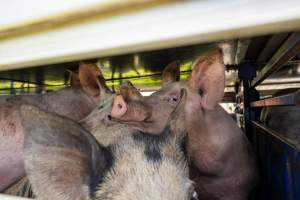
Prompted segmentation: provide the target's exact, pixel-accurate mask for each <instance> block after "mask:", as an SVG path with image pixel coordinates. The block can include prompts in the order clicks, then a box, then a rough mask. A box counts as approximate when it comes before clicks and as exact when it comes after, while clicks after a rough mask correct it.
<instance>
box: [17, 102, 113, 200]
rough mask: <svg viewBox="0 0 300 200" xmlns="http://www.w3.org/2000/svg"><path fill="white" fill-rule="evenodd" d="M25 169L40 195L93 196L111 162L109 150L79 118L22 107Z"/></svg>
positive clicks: (63, 197) (66, 199) (70, 199)
mask: <svg viewBox="0 0 300 200" xmlns="http://www.w3.org/2000/svg"><path fill="white" fill-rule="evenodd" d="M20 113H21V118H22V125H23V127H24V131H25V140H24V161H25V169H26V172H27V175H28V177H29V180H30V182H31V183H32V185H33V188H34V193H35V194H36V195H37V197H38V198H40V199H57V200H73V199H90V198H89V197H90V196H91V195H92V194H93V191H94V189H95V188H96V186H97V183H98V182H97V180H100V179H101V176H102V175H103V172H104V170H105V168H106V167H107V166H108V165H107V163H108V159H107V158H108V156H109V153H105V152H108V151H107V150H106V149H104V148H103V147H101V146H100V145H99V144H98V143H97V142H96V140H95V139H94V137H92V135H90V134H89V133H88V132H86V131H85V130H84V129H83V128H81V127H80V126H79V125H78V124H77V123H76V122H73V121H72V120H69V119H66V118H63V117H60V116H58V115H54V114H50V113H46V112H43V111H41V110H39V109H38V108H35V107H33V106H28V105H22V106H21V108H20Z"/></svg>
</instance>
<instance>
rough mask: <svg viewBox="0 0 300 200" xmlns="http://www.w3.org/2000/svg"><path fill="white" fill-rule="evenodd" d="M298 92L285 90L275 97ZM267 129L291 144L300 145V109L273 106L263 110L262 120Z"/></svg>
mask: <svg viewBox="0 0 300 200" xmlns="http://www.w3.org/2000/svg"><path fill="white" fill-rule="evenodd" d="M293 92H297V93H298V94H299V92H300V91H299V90H298V91H296V90H295V89H285V90H282V91H280V92H277V93H276V94H275V96H281V95H285V94H289V93H293ZM260 120H261V121H262V122H263V123H264V124H265V125H266V126H267V127H269V128H271V129H273V130H274V131H276V132H277V133H278V134H279V135H281V136H283V137H284V138H285V139H286V140H288V141H289V142H290V143H291V144H293V145H296V146H299V145H300V135H299V132H300V124H299V120H300V108H299V107H297V106H271V107H265V108H263V109H262V113H261V119H260Z"/></svg>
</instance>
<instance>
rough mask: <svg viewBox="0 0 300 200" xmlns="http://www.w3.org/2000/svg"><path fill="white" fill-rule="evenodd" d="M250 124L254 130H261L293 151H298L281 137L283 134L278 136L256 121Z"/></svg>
mask: <svg viewBox="0 0 300 200" xmlns="http://www.w3.org/2000/svg"><path fill="white" fill-rule="evenodd" d="M252 124H253V126H254V127H255V128H257V129H259V130H261V131H262V132H264V133H268V134H270V135H272V136H273V137H275V138H276V139H278V140H280V141H282V142H283V143H285V144H287V145H288V146H290V147H292V148H293V149H297V150H300V149H299V147H297V146H296V145H294V144H292V143H291V142H289V141H288V140H287V139H285V138H284V137H281V135H284V134H279V133H277V132H276V131H274V130H272V129H270V128H268V127H266V126H264V125H263V124H261V123H259V122H256V121H252Z"/></svg>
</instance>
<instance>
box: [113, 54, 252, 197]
mask: <svg viewBox="0 0 300 200" xmlns="http://www.w3.org/2000/svg"><path fill="white" fill-rule="evenodd" d="M224 87H225V67H224V64H223V60H222V53H221V51H220V50H219V49H215V50H211V51H209V52H208V53H206V54H204V55H202V56H200V57H199V58H198V59H197V60H196V62H195V63H194V65H193V70H192V74H191V76H190V78H189V79H188V80H187V81H185V82H173V81H171V82H168V83H167V84H165V86H164V87H163V88H162V89H161V90H159V91H157V92H155V93H153V94H152V95H151V96H149V97H145V98H144V99H142V100H139V101H136V100H132V101H129V100H128V97H123V96H122V95H121V96H118V97H115V99H114V103H113V108H112V111H111V116H110V118H111V119H112V120H113V121H118V122H120V123H124V124H130V125H131V126H133V127H135V128H137V129H138V130H140V131H143V132H147V133H148V134H151V135H157V134H161V131H162V130H163V128H164V127H165V124H166V123H167V118H168V114H167V113H161V111H162V110H163V109H164V106H162V105H160V104H161V102H164V99H165V97H167V96H169V97H170V96H172V95H173V94H176V93H178V91H180V90H182V89H184V90H186V91H187V92H186V93H187V98H186V99H185V102H184V106H183V107H182V109H181V110H179V111H178V113H184V117H183V118H182V117H181V118H182V120H177V121H178V122H181V126H183V128H182V129H184V131H181V132H182V133H184V134H186V138H187V139H186V143H185V149H186V151H187V154H188V157H189V160H190V162H189V163H190V165H189V166H190V178H191V179H192V180H193V181H194V182H195V183H196V185H195V189H196V192H197V193H198V196H199V199H206V200H210V199H212V200H227V199H228V200H245V199H247V198H248V197H249V195H250V193H251V192H252V190H253V188H254V187H255V185H256V183H257V180H258V175H257V165H256V158H255V154H254V151H253V149H252V148H251V145H250V144H249V142H248V140H247V138H246V136H245V134H244V133H243V132H242V131H241V130H240V129H239V128H238V126H237V124H236V123H235V122H234V121H233V119H232V118H231V117H230V116H229V115H228V114H227V113H226V111H225V110H223V109H222V107H221V106H220V105H219V103H220V102H221V100H222V98H223V95H224V89H225V88H224ZM169 100H170V99H168V101H169ZM172 101H173V102H176V101H178V99H177V98H176V96H175V97H174V98H173V99H172ZM149 122H151V123H149ZM153 123H154V124H156V126H153Z"/></svg>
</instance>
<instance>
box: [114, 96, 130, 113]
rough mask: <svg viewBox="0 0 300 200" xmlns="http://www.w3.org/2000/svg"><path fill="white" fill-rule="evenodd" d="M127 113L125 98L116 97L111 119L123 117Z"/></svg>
mask: <svg viewBox="0 0 300 200" xmlns="http://www.w3.org/2000/svg"><path fill="white" fill-rule="evenodd" d="M126 111H127V106H126V103H125V101H124V98H123V97H122V96H121V95H118V96H116V97H115V100H114V102H113V107H112V111H111V117H114V118H119V117H122V116H123V115H124V114H125V113H126Z"/></svg>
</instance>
